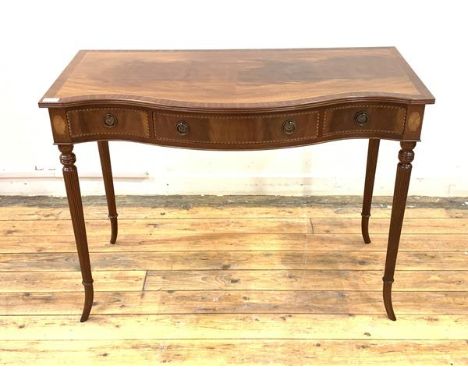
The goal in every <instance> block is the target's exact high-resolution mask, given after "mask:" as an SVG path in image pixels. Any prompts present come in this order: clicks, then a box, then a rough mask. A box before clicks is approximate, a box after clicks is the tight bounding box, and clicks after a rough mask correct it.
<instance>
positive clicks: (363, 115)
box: [354, 110, 369, 126]
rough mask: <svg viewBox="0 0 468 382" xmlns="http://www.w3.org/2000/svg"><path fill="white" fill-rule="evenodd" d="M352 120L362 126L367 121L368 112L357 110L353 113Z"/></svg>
mask: <svg viewBox="0 0 468 382" xmlns="http://www.w3.org/2000/svg"><path fill="white" fill-rule="evenodd" d="M354 122H356V123H357V124H358V125H359V126H364V125H365V124H366V123H367V122H369V114H367V112H366V111H362V110H361V111H358V112H357V113H356V114H355V115H354Z"/></svg>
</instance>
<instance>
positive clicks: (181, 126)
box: [176, 121, 190, 135]
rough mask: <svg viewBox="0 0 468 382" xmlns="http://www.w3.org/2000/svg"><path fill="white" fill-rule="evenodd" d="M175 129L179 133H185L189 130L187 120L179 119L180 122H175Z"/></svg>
mask: <svg viewBox="0 0 468 382" xmlns="http://www.w3.org/2000/svg"><path fill="white" fill-rule="evenodd" d="M176 129H177V132H178V133H179V134H180V135H187V134H188V133H189V131H190V126H189V124H188V123H187V122H185V121H180V122H177V124H176Z"/></svg>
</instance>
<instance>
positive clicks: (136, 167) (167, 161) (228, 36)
mask: <svg viewBox="0 0 468 382" xmlns="http://www.w3.org/2000/svg"><path fill="white" fill-rule="evenodd" d="M5 4H8V5H5ZM464 4H465V2H464V1H456V0H452V1H450V0H445V1H444V2H438V1H408V0H406V1H400V0H392V1H389V2H380V1H375V0H374V1H363V0H354V1H332V0H328V1H308V2H299V1H294V0H289V1H278V2H275V1H254V0H250V1H242V0H236V1H232V2H223V1H220V0H218V1H205V0H197V1H161V2H158V1H141V0H132V1H117V0H113V1H98V0H94V1H88V0H81V1H73V2H72V1H50V0H42V1H14V2H3V3H2V6H1V8H0V39H1V40H0V41H1V51H0V52H1V53H0V54H1V56H0V123H1V125H0V133H1V135H0V139H1V140H0V194H25V195H34V194H45V195H64V186H63V183H62V180H61V167H60V164H59V161H58V150H57V149H56V148H55V147H54V146H52V136H51V131H50V125H49V120H48V113H47V111H46V110H43V109H41V110H40V109H38V108H37V101H38V100H39V98H40V97H41V96H42V94H43V93H44V92H45V91H46V90H47V88H48V87H49V85H50V84H51V83H52V81H53V80H54V79H55V78H56V77H57V75H58V74H59V73H60V71H61V70H62V69H63V67H64V66H65V65H66V64H67V63H68V61H69V60H70V59H71V58H72V57H73V55H74V54H75V53H76V51H77V50H79V49H186V48H191V49H196V48H204V49H209V48H281V47H285V48H286V47H327V46H331V47H340V46H397V47H398V48H399V50H400V51H401V53H402V54H403V55H404V56H405V58H406V59H407V60H408V61H409V63H410V64H411V65H412V66H413V68H414V69H415V71H416V72H417V73H418V74H419V75H420V77H421V78H422V80H423V81H424V82H425V83H426V84H427V86H428V87H429V89H430V90H431V91H432V92H433V94H434V95H435V97H436V99H437V102H436V105H434V106H428V107H427V108H426V115H425V124H424V128H423V135H422V143H421V144H419V145H418V146H417V147H416V150H415V153H416V159H415V161H414V170H413V179H412V184H411V188H410V193H411V194H413V195H437V196H466V195H468V154H467V152H468V126H467V125H468V123H467V118H466V116H465V115H464V111H465V110H466V109H467V108H468V104H467V103H466V102H467V96H466V89H467V87H468V86H467V85H468V80H467V70H468V69H467V68H468V59H467V57H468V55H467V40H466V36H468V26H467V25H468V23H467V22H466V16H467V14H468V13H467V11H466V9H465V7H464ZM110 147H111V152H112V153H114V156H113V167H114V175H115V178H116V179H115V180H116V190H117V192H118V193H120V194H284V195H291V194H295V195H303V194H305V195H309V194H317V195H318V194H360V193H361V192H362V187H363V179H364V169H365V158H366V154H365V148H366V147H367V143H366V142H365V141H360V140H359V141H344V142H334V143H328V144H322V145H315V146H309V147H306V148H297V149H282V150H274V151H263V152H261V151H260V152H242V153H239V152H236V153H233V152H203V151H191V150H182V149H167V148H160V147H156V146H147V145H141V144H135V143H126V142H112V143H111V144H110ZM398 150H399V146H398V143H396V142H382V145H381V155H380V161H379V166H378V170H377V171H378V173H377V178H376V191H375V193H376V194H379V195H390V194H391V193H392V192H393V181H394V175H395V168H396V163H397V152H398ZM76 154H77V158H78V161H77V165H78V169H79V171H80V175H81V177H82V182H81V184H82V191H83V193H84V194H101V193H103V186H102V182H101V180H100V178H99V175H100V166H99V161H98V154H97V148H96V144H95V143H86V144H81V145H77V146H76Z"/></svg>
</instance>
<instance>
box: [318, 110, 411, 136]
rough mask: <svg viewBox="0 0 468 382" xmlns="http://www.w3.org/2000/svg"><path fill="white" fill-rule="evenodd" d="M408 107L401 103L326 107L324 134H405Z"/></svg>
mask: <svg viewBox="0 0 468 382" xmlns="http://www.w3.org/2000/svg"><path fill="white" fill-rule="evenodd" d="M405 119H406V108H405V107H403V106H399V105H372V104H353V105H344V106H335V107H332V108H328V109H325V111H324V116H323V130H322V135H323V136H328V135H353V134H354V135H356V136H369V135H371V134H372V133H375V134H376V135H379V134H380V135H383V136H385V135H387V136H388V135H390V136H391V135H395V136H397V135H398V136H399V135H402V134H403V130H404V128H405Z"/></svg>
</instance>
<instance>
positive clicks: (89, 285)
mask: <svg viewBox="0 0 468 382" xmlns="http://www.w3.org/2000/svg"><path fill="white" fill-rule="evenodd" d="M58 148H59V150H60V152H61V155H60V163H62V165H63V170H62V171H63V179H64V181H65V188H66V190H67V198H68V206H69V207H70V215H71V220H72V224H73V232H74V234H75V242H76V249H77V251H78V258H79V260H80V268H81V275H82V278H83V285H84V289H85V301H84V307H83V313H82V315H81V319H80V321H81V322H83V321H86V320H87V319H88V317H89V313H90V312H91V307H92V305H93V298H94V290H93V278H92V275H91V263H90V261H89V251H88V239H87V238H86V227H85V221H84V215H83V204H82V202H81V192H80V183H79V180H78V171H77V169H76V166H75V161H76V157H75V154H73V145H59V146H58Z"/></svg>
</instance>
